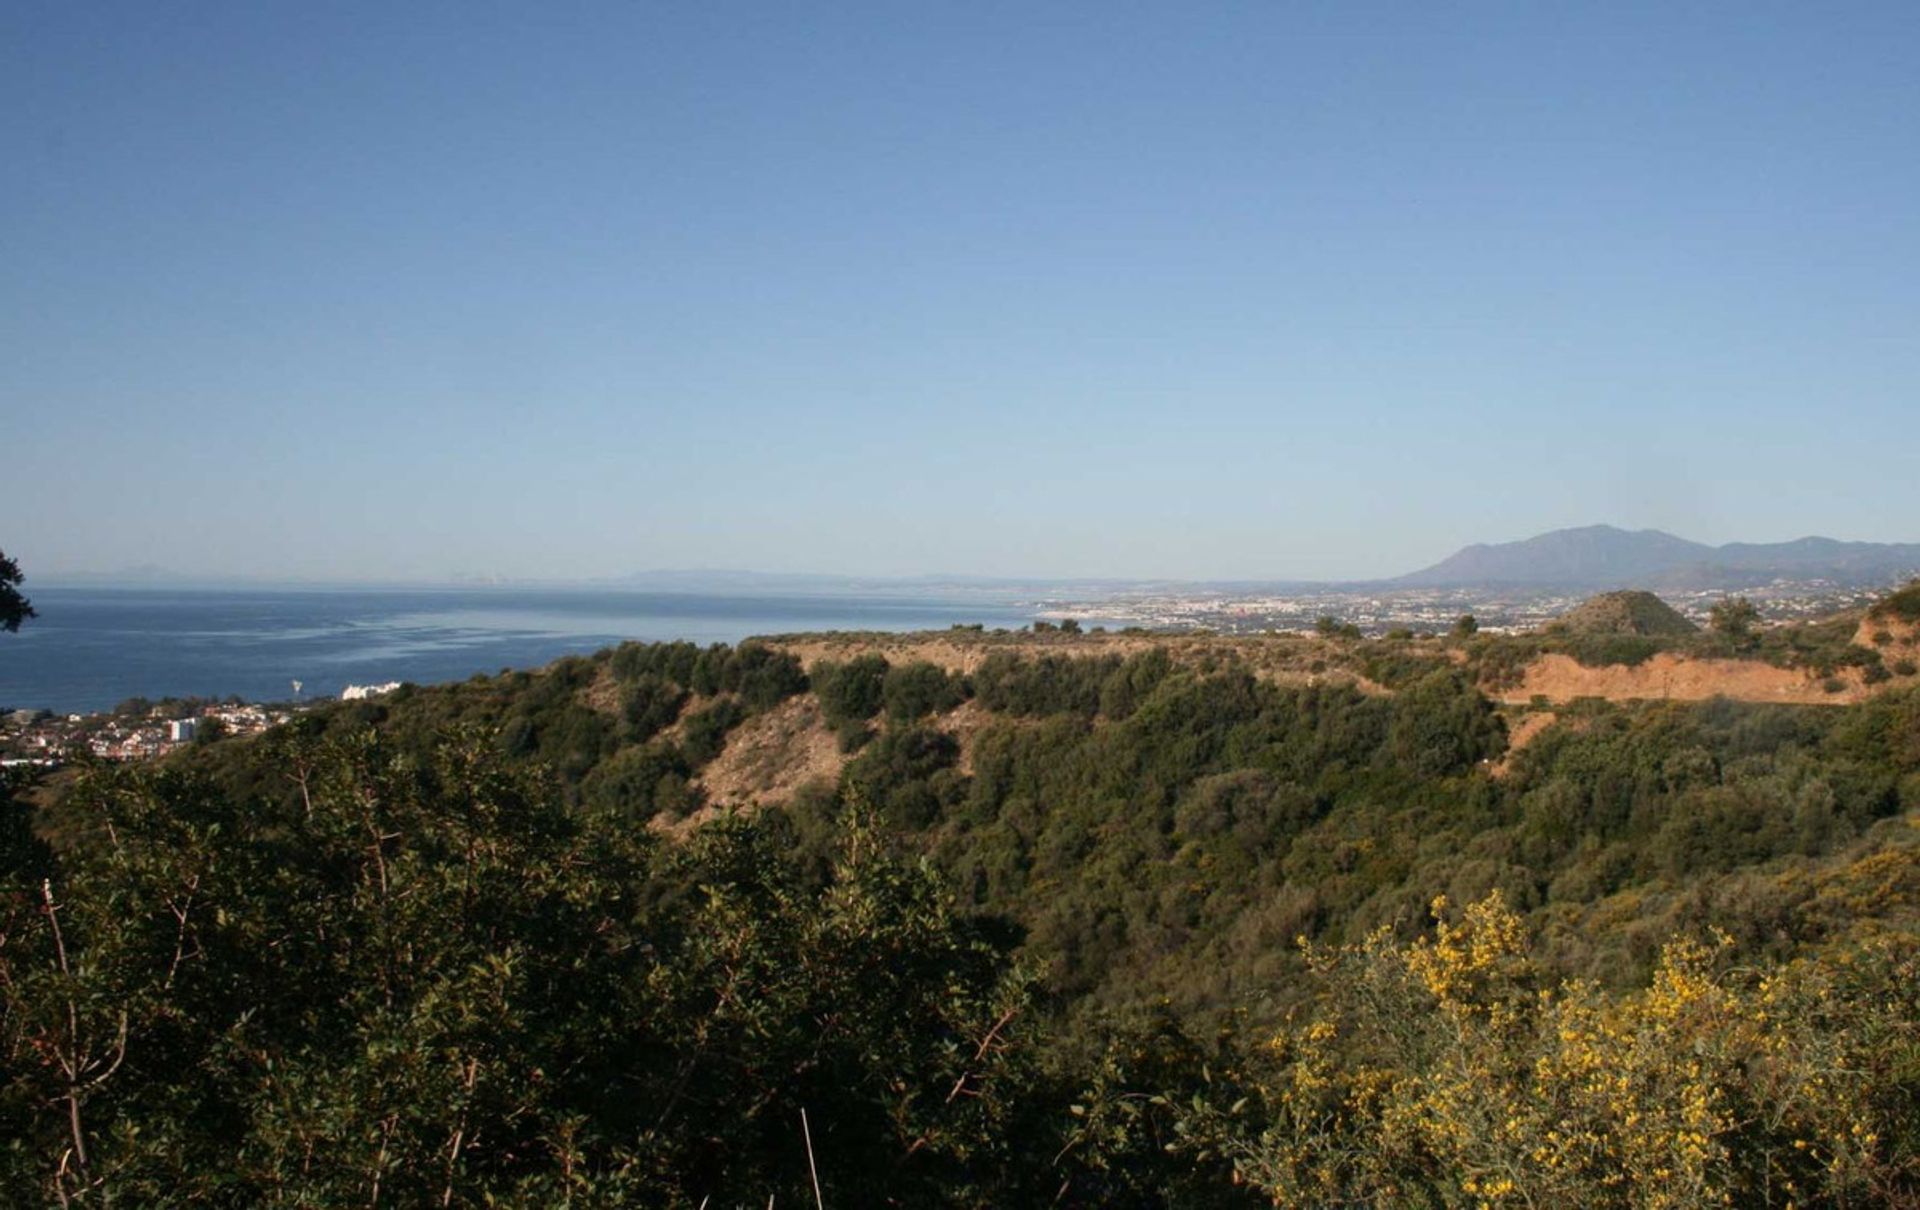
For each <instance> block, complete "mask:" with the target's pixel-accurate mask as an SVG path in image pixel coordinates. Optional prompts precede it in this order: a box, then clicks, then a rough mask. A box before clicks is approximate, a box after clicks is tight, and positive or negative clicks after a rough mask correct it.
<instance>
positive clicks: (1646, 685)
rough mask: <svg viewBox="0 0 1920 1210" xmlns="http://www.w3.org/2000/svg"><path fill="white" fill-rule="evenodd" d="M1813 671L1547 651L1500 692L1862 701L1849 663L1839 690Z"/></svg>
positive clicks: (1551, 697) (1511, 698)
mask: <svg viewBox="0 0 1920 1210" xmlns="http://www.w3.org/2000/svg"><path fill="white" fill-rule="evenodd" d="M1825 679H1826V678H1824V677H1820V676H1816V675H1815V674H1813V673H1812V672H1809V671H1807V670H1806V669H1802V668H1776V667H1774V666H1773V665H1772V664H1763V663H1760V662H1759V661H1757V660H1697V659H1691V658H1689V657H1687V656H1682V655H1675V654H1673V653H1672V652H1670V651H1663V652H1661V653H1659V654H1658V655H1655V656H1653V657H1652V658H1650V659H1648V660H1646V661H1645V662H1643V663H1640V664H1634V665H1631V666H1628V665H1624V664H1610V665H1608V666H1606V667H1604V668H1588V667H1586V666H1584V665H1582V664H1581V663H1579V662H1578V661H1576V660H1575V659H1574V658H1573V657H1572V656H1568V655H1560V654H1557V653H1555V654H1548V655H1543V656H1541V657H1539V658H1538V659H1536V660H1534V661H1533V662H1532V663H1531V664H1528V665H1527V667H1526V673H1525V675H1524V677H1523V678H1522V679H1521V682H1520V684H1519V685H1517V686H1515V687H1513V688H1511V689H1507V690H1505V691H1503V692H1502V693H1501V694H1500V700H1501V701H1504V702H1525V701H1530V700H1532V699H1533V698H1535V697H1544V698H1546V699H1547V700H1548V701H1550V702H1570V701H1572V700H1574V699H1575V698H1581V697H1603V698H1606V699H1608V700H1610V701H1633V700H1648V699H1651V700H1666V701H1679V702H1698V701H1705V700H1706V699H1708V698H1713V697H1728V698H1733V699H1735V700H1736V701H1742V702H1787V703H1793V704H1797V705H1811V706H1843V705H1846V704H1848V703H1850V702H1857V701H1860V700H1861V699H1862V698H1865V697H1866V696H1868V693H1869V691H1868V690H1867V688H1866V686H1865V685H1864V684H1863V683H1862V682H1861V679H1860V674H1859V673H1858V672H1856V671H1854V670H1853V669H1845V670H1843V671H1842V672H1841V673H1840V674H1839V675H1838V676H1837V677H1836V678H1835V679H1836V680H1838V681H1839V682H1840V685H1841V688H1840V690H1839V691H1838V692H1834V693H1829V692H1828V691H1827V689H1826V687H1825V686H1824V685H1823V684H1822V682H1823V681H1824V680H1825Z"/></svg>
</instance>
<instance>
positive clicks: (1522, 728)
mask: <svg viewBox="0 0 1920 1210" xmlns="http://www.w3.org/2000/svg"><path fill="white" fill-rule="evenodd" d="M1558 721H1560V716H1559V715H1557V714H1555V713H1554V712H1553V711H1551V710H1535V711H1533V712H1532V713H1530V714H1522V715H1520V716H1519V717H1518V718H1515V717H1513V716H1511V715H1509V716H1508V717H1507V754H1506V755H1505V756H1502V757H1501V758H1500V759H1499V760H1498V761H1497V762H1495V764H1494V765H1493V767H1492V768H1491V769H1489V770H1488V772H1490V773H1492V774H1493V775H1494V776H1495V777H1505V776H1506V775H1507V771H1508V770H1509V769H1511V768H1512V767H1513V758H1514V757H1516V756H1518V755H1520V750H1521V749H1522V748H1524V747H1526V746H1527V745H1528V744H1530V743H1532V742H1533V741H1534V740H1535V739H1538V738H1539V736H1540V733H1541V732H1542V731H1545V730H1546V729H1547V728H1548V727H1551V726H1553V725H1554V724H1555V723H1556V722H1558Z"/></svg>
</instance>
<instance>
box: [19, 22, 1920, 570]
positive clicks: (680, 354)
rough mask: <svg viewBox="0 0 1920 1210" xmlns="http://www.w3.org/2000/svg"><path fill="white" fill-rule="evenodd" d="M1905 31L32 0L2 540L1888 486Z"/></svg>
mask: <svg viewBox="0 0 1920 1210" xmlns="http://www.w3.org/2000/svg"><path fill="white" fill-rule="evenodd" d="M1916 64H1920V6H1916V5H1914V4H1911V3H1888V4H1884V5H1878V6H1874V5H1807V4H1796V5H1776V4H1765V3H1745V4H1724V5H1676V4H1672V3H1659V4H1647V5H1629V4H1595V5H1580V6H1575V5H1561V4H1517V3H1516V4H1511V5H1492V4H1469V5H1459V6H1454V5H1447V6H1441V5H1431V4H1407V5H1367V4H1353V3H1338V4H1328V5H1324V6H1320V5H1302V4H1269V3H1260V4H1246V5H1227V4H1217V5H1205V4H1202V5H1194V4H1165V5H1153V6H1150V5H1136V4H1112V3H1100V4H1084V5H1065V4H1042V5H1036V4H1031V3H1023V4H965V5H961V4H945V5H929V4H892V3H889V4H876V5H871V6H865V5H858V4H852V3H836V4H831V5H827V4H820V5H796V4H759V5H751V6H748V5H728V4H718V3H697V4H694V3H689V4H679V5H663V4H645V3H607V4H568V3H539V4H534V3H527V4H518V5H505V4H483V3H466V2H463V3H457V4H444V5H440V4H427V3H406V4H393V3H379V4H349V3H335V2H333V0H328V2H327V3H302V4H290V3H288V4H277V3H249V4H228V5H221V4H190V5H174V4H156V3H151V2H146V0H142V2H140V3H127V4H108V3H80V4H76V3H68V2H64V0H62V2H59V3H39V2H37V0H13V2H12V3H9V4H7V5H6V6H5V8H4V11H3V12H0V164H3V165H4V168H0V443H3V445H0V448H3V449H4V467H5V482H6V485H7V489H8V490H7V492H6V497H7V498H6V502H5V507H4V512H3V513H0V549H4V550H6V551H7V552H8V553H9V554H12V555H16V556H18V557H19V558H20V559H21V560H22V562H23V563H24V564H25V566H26V567H27V569H28V572H29V576H30V577H33V576H35V575H36V574H38V575H40V576H43V577H46V578H55V577H57V576H58V575H59V574H60V573H62V572H66V571H75V570H87V569H94V570H109V569H115V568H120V567H126V566H129V565H135V564H158V565H162V566H166V567H169V568H173V569H177V570H181V571H186V572H195V573H247V574H261V575H269V576H306V577H338V578H393V577H403V578H404V577H440V576H444V575H446V574H448V573H455V572H472V571H492V572H499V573H503V574H510V575H522V576H554V577H569V576H597V575H605V574H617V573H622V572H626V571H629V570H633V569H638V568H648V567H747V568H758V569H765V570H817V571H842V572H854V573H865V574H876V573H916V572H929V571H950V572H975V573H986V574H1057V575H1119V576H1187V577H1228V576H1231V577H1253V576H1294V575H1299V576H1328V577H1344V576H1370V575H1378V574H1390V573H1394V572H1399V571H1403V570H1407V569H1409V568H1411V567H1413V566H1416V565H1419V564H1422V563H1426V562H1431V561H1433V560H1435V559H1437V558H1439V557H1441V556H1442V555H1445V554H1446V553H1448V552H1449V551H1451V550H1452V549H1453V548H1455V547H1457V546H1459V545H1461V544H1462V543H1465V542H1469V541H1475V540H1489V541H1492V540H1503V539H1510V538H1517V537H1523V536H1526V535H1529V534H1531V533H1534V532H1537V531H1540V530H1543V529H1549V528H1554V527H1558V526H1562V525H1578V524H1586V523H1590V522H1597V521H1608V522H1613V523H1616V524H1620V525H1625V526H1630V527H1641V526H1655V527H1660V528H1665V529H1669V530H1672V531H1675V532H1678V533H1680V534H1682V535H1684V536H1687V537H1691V538H1696V539H1700V540H1704V541H1715V542H1718V541H1726V540H1733V539H1751V540H1773V539H1783V538H1789V537H1795V536H1798V535H1801V534H1805V533H1816V532H1817V533H1825V534H1829V535H1832V536H1836V537H1843V538H1868V539H1880V540H1914V539H1920V473H1917V471H1916V457H1915V455H1916V453H1920V391H1917V390H1916V388H1920V272H1916V266H1920V69H1916ZM30 583H31V581H30Z"/></svg>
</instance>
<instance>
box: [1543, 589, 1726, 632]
mask: <svg viewBox="0 0 1920 1210" xmlns="http://www.w3.org/2000/svg"><path fill="white" fill-rule="evenodd" d="M1555 625H1556V626H1558V627H1562V628H1564V629H1566V630H1567V631H1568V632H1569V633H1572V634H1633V635H1643V636H1663V635H1689V634H1696V633H1698V632H1699V630H1700V628H1699V627H1698V626H1695V625H1694V624H1693V623H1692V622H1689V621H1688V620H1687V619H1686V617H1685V616H1684V615H1682V614H1681V613H1680V611H1679V610H1677V609H1675V608H1674V607H1673V606H1671V605H1669V604H1667V603H1666V602H1665V601H1662V600H1661V599H1660V598H1659V597H1656V596H1654V595H1653V594H1652V593H1650V592H1639V591H1631V590H1630V591H1624V592H1607V593H1602V594H1600V595H1599V596H1597V597H1593V598H1591V599H1589V600H1586V601H1583V602H1581V603H1580V604H1579V605H1576V606H1575V607H1574V608H1572V609H1570V610H1568V611H1567V612H1566V613H1565V614H1563V615H1561V617H1560V618H1559V619H1558V621H1557V622H1556V623H1555Z"/></svg>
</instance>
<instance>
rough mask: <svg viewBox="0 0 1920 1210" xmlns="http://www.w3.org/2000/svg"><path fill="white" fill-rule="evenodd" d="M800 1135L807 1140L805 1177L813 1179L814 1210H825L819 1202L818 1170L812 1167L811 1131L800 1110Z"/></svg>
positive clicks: (821, 1202) (805, 1117)
mask: <svg viewBox="0 0 1920 1210" xmlns="http://www.w3.org/2000/svg"><path fill="white" fill-rule="evenodd" d="M800 1133H801V1134H802V1135H804V1136H805V1137H806V1140H807V1175H808V1176H810V1177H812V1178H813V1206H814V1210H826V1203H825V1202H823V1201H821V1200H820V1170H819V1169H818V1168H816V1167H814V1166H813V1131H812V1129H811V1128H809V1127H808V1125H807V1110H806V1107H805V1106H801V1109H800Z"/></svg>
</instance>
